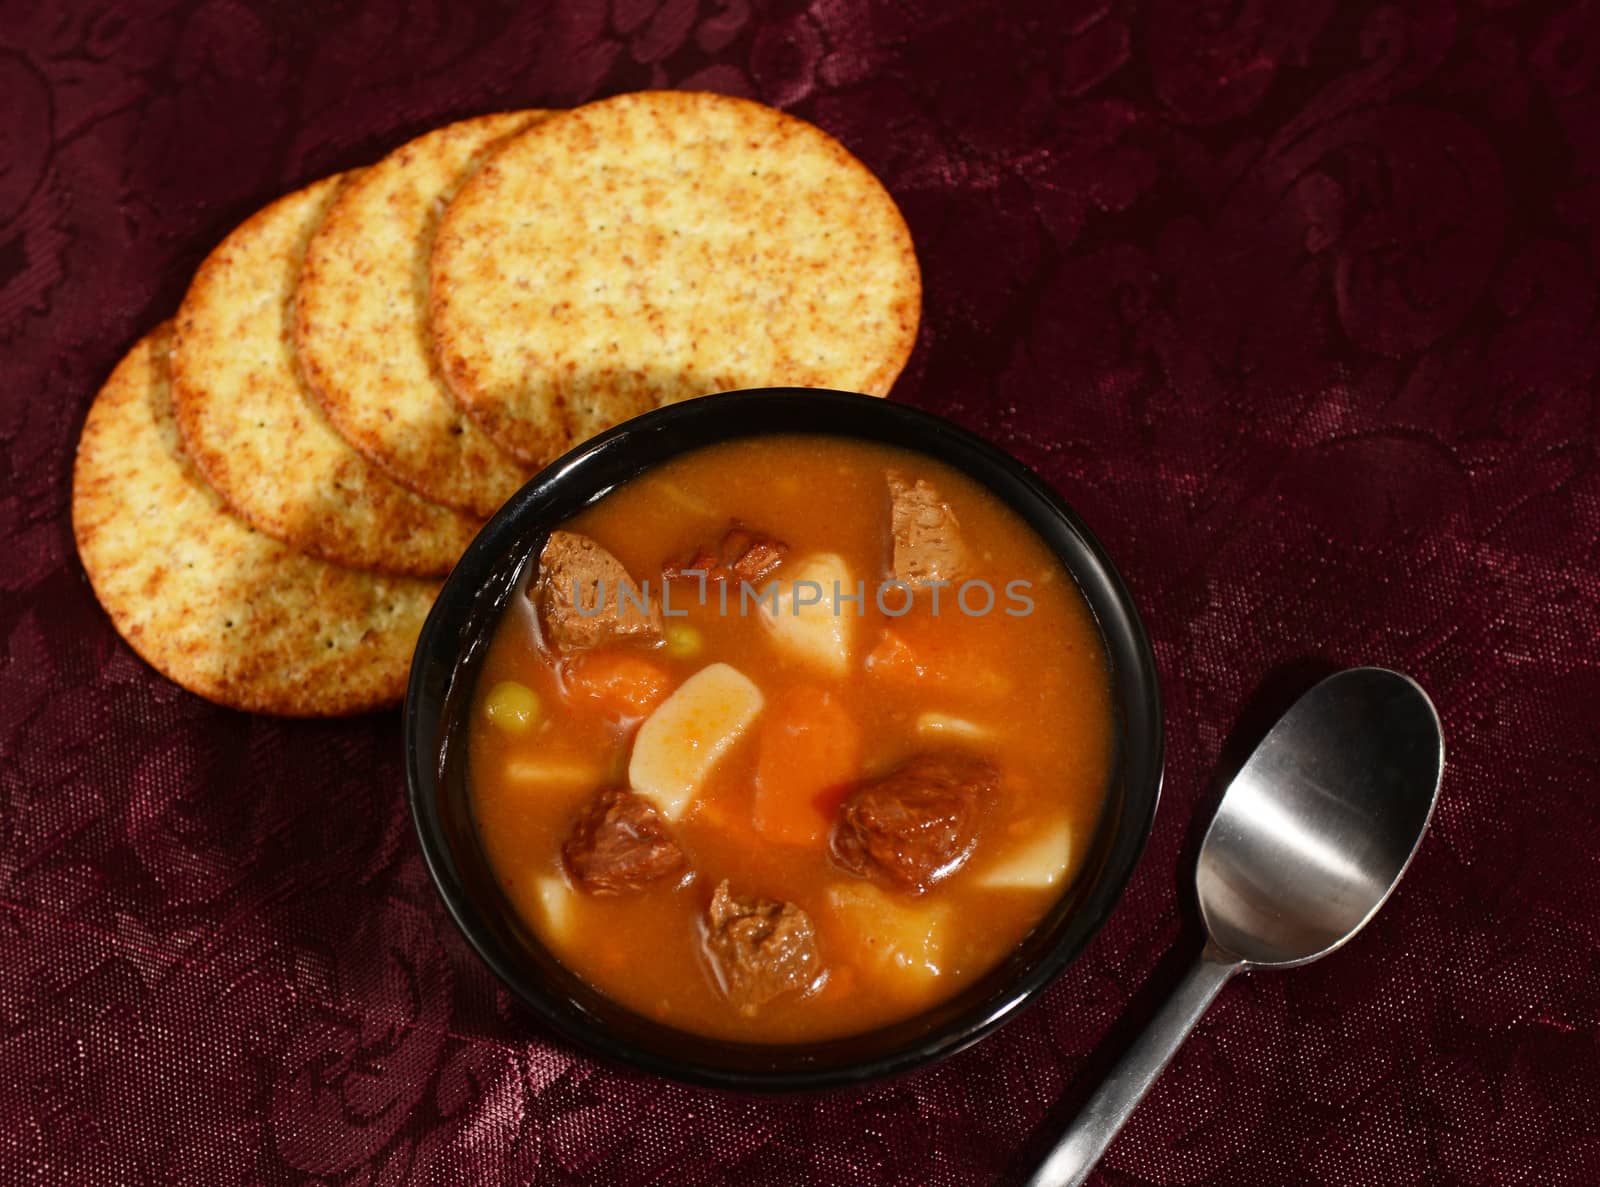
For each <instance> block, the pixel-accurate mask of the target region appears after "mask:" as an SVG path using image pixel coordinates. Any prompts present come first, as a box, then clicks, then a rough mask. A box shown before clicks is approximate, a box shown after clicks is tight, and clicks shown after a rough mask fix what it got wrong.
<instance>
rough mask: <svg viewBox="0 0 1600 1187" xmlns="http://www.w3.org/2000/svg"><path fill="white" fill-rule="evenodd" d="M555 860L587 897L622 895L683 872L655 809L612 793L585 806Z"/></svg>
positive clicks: (635, 797)
mask: <svg viewBox="0 0 1600 1187" xmlns="http://www.w3.org/2000/svg"><path fill="white" fill-rule="evenodd" d="M561 856H562V858H563V859H564V860H565V861H566V863H567V873H569V874H570V875H572V881H573V882H574V883H575V884H576V885H577V886H578V887H579V888H580V889H583V890H587V891H588V892H589V893H590V894H625V893H627V892H628V891H632V890H639V889H641V888H642V887H644V886H647V885H649V884H650V883H652V882H655V881H657V880H658V879H661V878H666V877H670V876H672V875H674V874H681V873H682V872H683V871H684V870H685V869H686V868H688V863H687V862H686V861H685V860H684V857H683V850H682V849H680V848H678V843H677V842H676V841H674V840H673V839H672V834H671V832H669V831H668V830H667V825H666V822H665V821H663V820H662V819H661V814H660V813H659V812H657V811H656V809H655V805H653V804H652V803H651V802H650V801H649V800H647V799H645V798H644V797H643V796H642V795H635V794H634V793H633V792H631V791H627V790H624V789H622V788H618V787H613V788H609V789H607V790H606V791H602V792H600V793H599V794H598V795H597V796H595V797H594V799H593V800H591V801H590V802H589V805H588V807H587V808H585V809H584V813H583V815H582V816H580V817H579V818H578V821H577V823H576V824H574V825H573V826H572V832H571V833H570V834H568V836H567V840H566V843H565V844H563V845H562V846H561Z"/></svg>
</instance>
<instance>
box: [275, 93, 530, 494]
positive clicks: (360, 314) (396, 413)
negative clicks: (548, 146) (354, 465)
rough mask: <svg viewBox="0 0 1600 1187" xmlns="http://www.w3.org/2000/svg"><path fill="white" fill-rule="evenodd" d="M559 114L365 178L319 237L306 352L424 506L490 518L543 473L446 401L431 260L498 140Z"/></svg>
mask: <svg viewBox="0 0 1600 1187" xmlns="http://www.w3.org/2000/svg"><path fill="white" fill-rule="evenodd" d="M546 114H548V113H546V112H538V111H513V112H506V113H504V114H500V115H485V116H480V117H478V118H477V119H469V120H462V121H460V122H459V123H454V124H449V125H447V126H446V127H443V128H440V129H438V130H437V131H434V132H430V133H428V134H427V135H426V136H421V137H419V138H417V139H416V140H413V141H411V142H410V143H408V144H405V145H402V146H401V147H400V148H398V149H396V150H395V151H394V152H392V153H390V154H389V155H388V156H387V157H385V158H384V159H383V160H381V161H379V162H378V163H377V164H376V165H373V166H372V167H371V168H368V169H364V170H362V171H361V173H360V174H359V175H358V176H356V177H355V178H353V179H351V181H350V182H349V183H348V184H347V185H346V186H345V187H344V189H343V190H342V191H341V192H340V194H339V196H338V197H337V198H336V199H335V200H334V203H333V205H332V206H331V207H330V208H329V210H328V213H327V214H326V216H324V218H323V220H322V224H321V226H319V227H318V228H317V230H316V233H315V234H313V235H312V236H311V243H310V245H309V246H308V247H307V248H306V256H305V262H304V263H303V265H302V266H301V269H300V280H299V286H298V288H296V290H295V298H294V309H295V321H294V342H295V349H296V351H297V352H298V354H299V356H300V363H301V368H302V371H303V373H304V376H305V380H306V383H307V385H308V386H309V387H310V389H311V391H312V394H314V395H315V396H316V398H317V400H318V402H319V403H321V405H322V407H323V410H324V411H325V412H327V414H328V419H329V420H331V421H332V422H333V425H334V427H335V428H336V429H338V430H339V435H340V436H342V437H343V438H344V439H345V440H346V441H348V442H349V443H350V444H351V445H353V446H355V447H356V449H357V450H358V451H360V453H361V454H362V455H363V456H365V457H366V458H367V459H368V460H369V461H371V462H373V463H375V464H376V465H377V466H379V467H380V468H381V469H382V470H383V471H384V472H385V473H386V474H388V475H389V476H390V477H391V478H394V479H396V480H397V481H399V482H400V483H402V484H403V485H405V486H407V487H409V488H410V489H411V490H414V491H416V492H417V493H418V494H420V495H422V496H423V497H425V498H428V499H432V500H433V501H434V502H436V503H444V504H446V505H448V506H451V507H459V508H461V509H462V510H464V511H468V512H472V513H474V514H476V515H480V516H485V517H486V516H489V515H493V514H494V512H495V511H496V510H497V509H498V508H499V507H500V505H501V504H502V503H504V502H505V501H506V500H507V499H509V498H510V497H511V496H512V495H514V494H515V493H516V492H517V490H518V489H519V488H520V487H521V486H522V484H523V483H525V482H526V481H527V480H528V477H529V471H528V469H527V467H525V466H523V465H522V464H521V463H520V462H518V461H517V460H516V459H515V458H513V457H512V456H511V455H510V454H508V453H506V452H505V451H503V450H502V449H500V448H499V447H498V446H497V445H495V444H494V442H493V441H491V440H490V439H489V437H488V435H487V434H486V433H484V431H483V430H482V429H480V428H478V426H477V425H476V424H475V423H473V421H472V420H471V419H470V418H469V417H467V416H466V415H465V414H463V413H462V411H461V409H460V407H459V406H458V405H457V404H456V402H455V401H454V400H452V399H451V398H450V395H449V393H448V392H446V391H445V388H444V382H443V380H441V379H440V378H439V373H438V369H437V367H435V365H434V361H433V342H432V340H431V339H430V338H429V337H428V329H427V314H428V257H429V255H430V253H431V252H432V250H433V237H434V232H435V230H436V229H437V227H438V223H439V214H440V212H441V211H442V210H443V209H444V206H445V204H446V203H447V202H449V200H450V199H451V198H452V197H453V196H454V195H455V192H456V191H457V190H458V189H459V188H460V186H461V183H462V182H464V181H465V180H466V179H467V177H468V176H469V175H470V174H471V173H472V172H473V170H475V169H476V168H477V167H478V166H479V165H480V164H482V163H483V160H484V158H485V157H487V155H488V154H489V152H490V151H491V150H492V149H493V148H494V147H495V144H496V142H497V141H499V140H502V139H503V138H505V137H506V136H509V135H511V134H513V133H515V132H520V131H522V130H523V129H524V128H526V127H528V125H529V124H531V123H533V122H534V121H535V120H538V119H542V118H544V117H545V115H546Z"/></svg>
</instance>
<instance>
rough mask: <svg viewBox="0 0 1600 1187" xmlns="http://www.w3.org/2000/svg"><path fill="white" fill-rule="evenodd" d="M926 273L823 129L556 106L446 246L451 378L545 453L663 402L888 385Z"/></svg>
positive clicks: (436, 260)
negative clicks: (753, 391)
mask: <svg viewBox="0 0 1600 1187" xmlns="http://www.w3.org/2000/svg"><path fill="white" fill-rule="evenodd" d="M920 306H921V280H920V276H919V273H918V269H917V261H916V254H915V252H914V250H913V248H912V243H911V235H910V232H909V231H908V230H907V228H906V225H905V220H904V219H903V218H901V216H900V212H899V210H898V209H897V208H896V206H895V204H894V200H893V199H892V198H890V196H889V195H888V193H887V192H886V191H885V190H884V188H883V186H882V185H880V184H879V182H878V180H877V179H876V178H875V177H873V175H872V174H871V172H869V171H868V170H867V168H866V166H864V165H863V164H862V163H861V162H860V161H858V160H856V159H855V158H854V157H853V156H851V155H850V153H849V152H848V151H846V150H845V148H844V147H843V146H842V145H840V144H839V143H838V142H837V141H836V140H834V139H833V138H832V137H830V136H828V135H827V134H826V133H824V132H823V131H821V130H820V129H818V128H816V127H813V126H812V125H811V124H808V123H805V122H804V121H802V120H799V119H796V118H794V117H793V116H789V115H785V114H784V113H783V112H780V111H776V110H773V109H772V108H769V107H764V106H762V105H761V104H758V103H752V102H749V101H747V100H743V99H733V98H729V97H727V96H723V95H711V94H701V93H696V92H681V91H643V92H639V93H635V94H629V95H619V96H617V97H616V98H613V99H606V100H602V101H600V102H598V103H591V104H588V105H586V106H584V107H580V108H576V109H574V110H572V111H569V112H563V113H560V114H557V115H554V116H552V117H551V118H550V119H548V120H544V121H542V122H540V123H538V124H536V125H534V126H533V127H531V128H529V129H528V130H527V131H525V132H522V133H520V134H518V135H517V136H514V137H512V138H511V139H510V140H508V141H507V142H506V143H505V145H504V147H502V148H501V149H500V151H499V152H497V153H496V154H495V155H494V156H493V157H491V158H490V159H489V160H488V161H487V162H486V163H485V164H484V165H483V167H482V168H481V169H479V170H478V172H477V173H475V174H474V175H473V176H472V177H471V178H470V179H469V180H468V181H467V182H466V184H465V185H463V186H462V188H461V190H460V192H459V193H458V194H457V195H456V197H455V200H454V201H452V202H451V204H450V206H449V208H448V209H447V210H446V211H445V214H444V217H443V219H442V220H441V222H440V226H439V231H438V235H437V237H436V239H435V243H434V252H433V266H432V284H431V317H432V324H433V332H434V339H435V343H436V346H437V350H438V356H439V363H440V368H441V371H442V373H443V375H444V378H445V382H446V384H447V385H448V386H449V388H450V390H451V392H452V394H453V395H454V396H455V398H456V400H457V401H458V402H459V403H460V404H461V405H462V407H463V408H465V409H466V411H467V412H468V413H469V415H471V416H472V417H473V418H474V419H475V420H476V421H477V422H478V423H479V424H480V425H482V426H483V427H484V429H485V430H487V431H488V433H489V435H490V436H491V437H493V438H494V439H495V440H496V441H497V442H499V443H500V444H501V445H503V446H505V447H506V448H507V449H509V450H510V451H511V452H512V453H514V454H516V455H517V456H518V457H520V458H522V459H523V460H524V461H526V462H528V463H530V464H533V463H537V462H540V461H543V460H546V459H548V458H549V457H550V455H551V454H552V453H554V452H557V451H558V450H560V449H561V448H563V447H564V446H565V445H567V444H570V443H572V442H575V441H578V440H582V439H583V438H585V437H588V436H589V435H591V434H593V433H595V432H598V431H600V430H602V429H604V428H606V427H608V426H610V425H612V424H615V423H617V422H618V421H621V420H624V419H626V418H627V417H629V416H633V415H635V414H637V413H639V412H642V411H645V410H647V409H649V408H652V407H655V406H657V405H659V404H664V403H670V402H672V401H675V400H682V399H686V398H689V397H692V396H699V395H705V394H708V393H711V392H717V391H726V390H728V389H731V388H741V387H763V386H774V385H794V386H812V387H834V388H843V389H846V390H853V391H862V392H869V393H872V394H875V395H884V394H886V393H887V392H888V390H889V387H890V385H891V384H892V383H893V382H894V379H895V377H896V376H897V375H898V374H899V373H900V370H901V368H902V367H903V366H904V365H905V361H906V358H907V356H908V355H909V354H910V352H911V347H912V344H913V342H914V341H915V339H916V333H917V324H918V318H919V316H920Z"/></svg>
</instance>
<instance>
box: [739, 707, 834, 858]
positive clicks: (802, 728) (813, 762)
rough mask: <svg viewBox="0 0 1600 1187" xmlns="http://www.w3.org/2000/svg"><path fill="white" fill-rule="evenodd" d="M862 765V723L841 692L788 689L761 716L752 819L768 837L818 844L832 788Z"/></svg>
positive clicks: (824, 823) (827, 818)
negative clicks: (846, 707)
mask: <svg viewBox="0 0 1600 1187" xmlns="http://www.w3.org/2000/svg"><path fill="white" fill-rule="evenodd" d="M860 768H861V728H860V727H859V726H858V725H857V724H856V722H855V719H854V718H853V717H851V716H850V714H849V713H848V712H847V711H846V710H845V707H844V706H843V705H842V704H840V702H839V699H838V697H836V696H834V695H833V693H831V692H826V691H823V690H820V689H816V688H809V687H804V686H802V687H797V688H791V689H786V690H785V691H784V692H782V693H780V694H779V695H778V696H776V697H774V698H773V700H772V703H771V705H770V707H769V709H768V711H767V713H766V716H765V717H764V719H763V721H762V725H761V732H760V739H759V742H758V745H757V751H756V778H755V797H754V802H753V804H752V807H751V822H752V823H753V824H754V825H755V828H756V831H757V832H759V833H760V834H761V835H762V836H763V837H766V838H767V839H768V840H773V841H784V842H788V843H790V844H796V845H809V844H815V843H817V842H818V841H820V840H822V838H823V836H824V835H825V834H826V833H827V830H828V824H829V821H830V818H831V813H830V812H829V810H828V807H827V802H828V800H829V798H830V797H829V794H828V793H829V792H830V791H833V790H835V789H837V788H839V787H840V786H842V785H844V784H847V783H849V782H851V781H853V780H854V779H856V778H857V777H858V776H859V774H860ZM834 798H836V797H834Z"/></svg>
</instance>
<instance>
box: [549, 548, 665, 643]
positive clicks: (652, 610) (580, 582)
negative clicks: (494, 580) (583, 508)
mask: <svg viewBox="0 0 1600 1187" xmlns="http://www.w3.org/2000/svg"><path fill="white" fill-rule="evenodd" d="M624 587H626V589H627V591H628V597H627V598H626V599H625V598H624V597H623V589H624ZM529 596H530V597H532V598H533V599H534V602H535V603H536V604H537V605H538V607H539V617H540V620H541V622H542V623H543V625H544V635H545V639H546V640H547V641H548V642H549V643H550V644H551V645H552V646H553V647H554V648H555V649H556V650H557V651H575V650H578V649H580V648H585V647H594V646H597V645H598V644H601V643H607V642H610V641H612V640H614V639H636V640H639V641H641V642H646V643H654V642H657V641H659V640H660V638H661V608H660V606H658V605H657V604H656V601H655V598H654V597H653V596H650V590H649V588H648V585H646V586H640V585H639V584H637V583H636V582H635V581H634V580H633V578H632V577H630V576H628V570H627V569H625V568H623V565H622V562H621V561H619V560H618V559H617V558H616V557H614V556H612V555H611V554H610V553H609V552H607V551H606V550H605V549H604V548H602V547H601V546H600V545H599V544H597V543H595V542H594V541H593V540H591V539H589V537H588V536H580V535H579V534H578V533H577V532H551V533H550V539H549V541H548V542H547V543H546V544H545V546H544V550H543V551H542V552H540V553H539V577H538V580H537V581H536V582H534V584H533V587H532V589H531V590H530V591H529ZM640 600H644V601H645V602H646V609H645V610H643V611H641V610H640V609H639V601H640Z"/></svg>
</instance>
